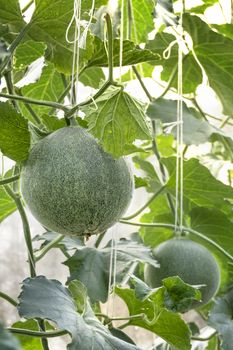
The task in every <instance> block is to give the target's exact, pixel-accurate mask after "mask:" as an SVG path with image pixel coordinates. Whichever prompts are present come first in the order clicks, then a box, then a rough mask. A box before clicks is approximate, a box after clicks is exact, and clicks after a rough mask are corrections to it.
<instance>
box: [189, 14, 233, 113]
mask: <svg viewBox="0 0 233 350" xmlns="http://www.w3.org/2000/svg"><path fill="white" fill-rule="evenodd" d="M183 24H184V29H185V30H186V31H187V32H188V33H189V34H190V35H191V37H192V40H193V48H194V51H195V53H196V55H197V57H198V59H199V61H200V63H201V65H202V66H203V68H204V70H205V72H206V74H207V76H208V80H209V83H210V86H211V87H212V88H213V89H214V90H215V92H216V93H217V95H218V97H219V98H220V100H221V102H222V105H223V108H224V112H225V113H226V114H228V115H232V110H233V101H232V94H233V55H232V51H233V41H232V40H230V39H228V38H227V37H225V36H223V35H220V34H218V33H216V32H214V31H213V30H211V28H210V27H209V26H208V24H207V23H205V22H203V21H202V20H201V19H200V18H199V17H196V16H190V15H188V14H186V15H185V16H184V21H183Z"/></svg>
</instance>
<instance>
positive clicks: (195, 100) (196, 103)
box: [191, 98, 208, 122]
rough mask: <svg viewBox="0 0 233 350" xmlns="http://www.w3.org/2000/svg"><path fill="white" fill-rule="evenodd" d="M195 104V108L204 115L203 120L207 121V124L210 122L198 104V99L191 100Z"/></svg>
mask: <svg viewBox="0 0 233 350" xmlns="http://www.w3.org/2000/svg"><path fill="white" fill-rule="evenodd" d="M191 101H192V102H193V104H194V106H195V107H196V108H197V109H198V111H199V112H200V114H201V115H202V117H203V119H205V120H206V121H207V122H208V119H207V118H206V115H205V113H204V112H203V110H202V109H201V107H200V106H199V104H198V102H197V99H196V98H193V99H192V100H191Z"/></svg>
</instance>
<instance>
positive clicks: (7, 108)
mask: <svg viewBox="0 0 233 350" xmlns="http://www.w3.org/2000/svg"><path fill="white" fill-rule="evenodd" d="M0 130H1V138H0V150H1V152H2V153H3V154H4V155H5V156H7V157H9V158H11V159H12V160H15V161H16V162H21V161H23V160H25V159H26V158H27V156H28V152H29V148H30V132H29V130H28V121H27V120H26V119H25V118H24V117H23V116H22V115H21V114H20V113H18V112H17V111H16V110H15V109H14V108H13V106H12V105H11V104H10V103H9V102H5V103H4V102H0Z"/></svg>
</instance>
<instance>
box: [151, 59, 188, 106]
mask: <svg viewBox="0 0 233 350" xmlns="http://www.w3.org/2000/svg"><path fill="white" fill-rule="evenodd" d="M185 57H186V56H185ZM185 57H184V58H185ZM184 58H183V61H184ZM177 71H178V65H176V66H175V67H174V68H173V71H172V73H171V76H170V79H169V81H168V83H167V86H166V88H165V89H164V90H163V92H162V93H161V95H159V96H158V97H156V100H158V99H159V98H162V97H163V96H165V95H166V93H167V92H168V91H169V90H170V88H171V85H172V83H173V81H174V79H175V77H176V75H177Z"/></svg>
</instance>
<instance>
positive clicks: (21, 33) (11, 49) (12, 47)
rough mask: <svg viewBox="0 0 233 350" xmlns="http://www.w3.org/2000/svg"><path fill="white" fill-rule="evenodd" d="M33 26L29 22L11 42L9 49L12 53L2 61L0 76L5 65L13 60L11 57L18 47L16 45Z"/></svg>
mask: <svg viewBox="0 0 233 350" xmlns="http://www.w3.org/2000/svg"><path fill="white" fill-rule="evenodd" d="M30 27H31V24H30V23H28V24H27V25H26V26H25V27H24V28H23V29H22V30H21V32H20V33H19V35H18V36H17V37H16V38H15V40H14V41H13V42H12V43H11V45H10V47H9V49H8V51H9V53H10V55H8V56H7V57H6V58H5V60H4V61H3V62H2V64H1V65H0V76H1V75H2V72H3V70H4V69H5V67H6V66H7V65H8V63H9V62H10V60H11V57H12V55H13V53H14V50H15V49H16V47H17V46H18V45H19V44H20V42H21V41H22V40H23V38H24V37H25V35H26V33H27V32H28V30H29V28H30Z"/></svg>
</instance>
